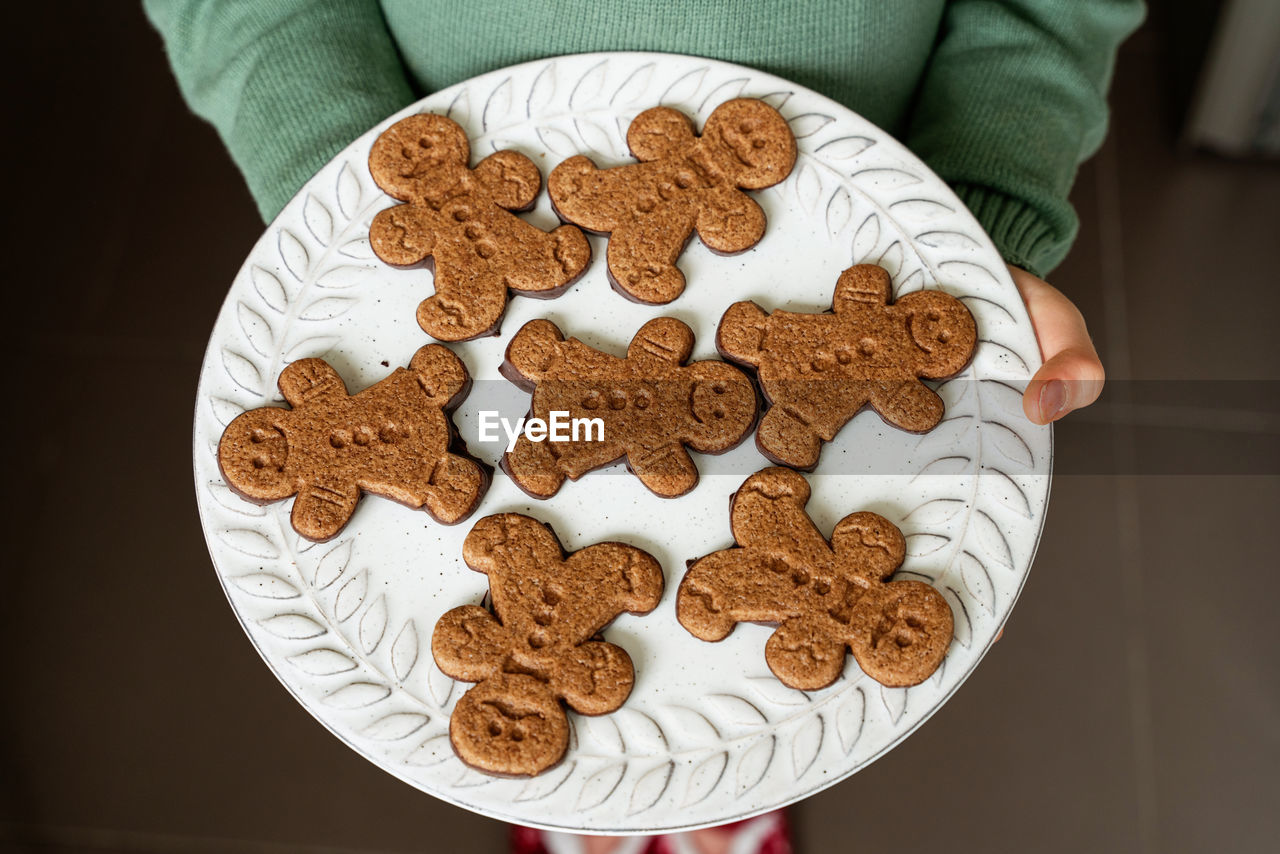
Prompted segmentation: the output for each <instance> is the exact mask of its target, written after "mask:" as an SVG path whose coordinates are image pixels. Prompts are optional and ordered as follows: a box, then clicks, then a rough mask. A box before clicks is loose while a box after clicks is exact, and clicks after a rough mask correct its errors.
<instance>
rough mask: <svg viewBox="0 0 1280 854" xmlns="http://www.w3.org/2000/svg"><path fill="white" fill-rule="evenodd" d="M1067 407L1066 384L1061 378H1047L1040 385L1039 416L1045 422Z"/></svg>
mask: <svg viewBox="0 0 1280 854" xmlns="http://www.w3.org/2000/svg"><path fill="white" fill-rule="evenodd" d="M1066 408H1067V384H1066V383H1065V382H1063V381H1062V380H1049V382H1047V383H1045V384H1044V385H1043V386H1041V387H1040V417H1041V418H1042V419H1044V422H1045V423H1046V424H1047V423H1049V422H1050V421H1052V420H1053V419H1055V418H1057V417H1058V416H1059V415H1061V414H1062V413H1063V412H1064V411H1065V410H1066Z"/></svg>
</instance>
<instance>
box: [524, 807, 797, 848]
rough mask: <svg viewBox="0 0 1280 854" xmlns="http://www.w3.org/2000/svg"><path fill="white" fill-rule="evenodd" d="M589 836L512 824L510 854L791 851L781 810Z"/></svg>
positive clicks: (787, 829) (784, 816)
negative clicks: (707, 823)
mask: <svg viewBox="0 0 1280 854" xmlns="http://www.w3.org/2000/svg"><path fill="white" fill-rule="evenodd" d="M608 838H609V839H610V841H612V842H613V844H612V845H611V846H610V845H609V844H608V843H606V842H605V841H604V838H596V839H591V838H590V837H585V836H579V835H577V834H573V833H560V832H556V831H550V830H535V829H533V828H531V827H521V826H519V825H512V826H511V854H606V852H607V854H792V847H791V828H790V826H789V824H788V822H787V815H786V812H785V811H784V810H775V811H774V812H770V813H765V814H764V815H760V816H756V817H755V818H749V819H746V820H745V821H735V822H733V823H731V824H722V825H720V826H719V827H712V828H707V829H705V830H699V831H691V832H687V833H669V834H665V835H663V836H617V837H608Z"/></svg>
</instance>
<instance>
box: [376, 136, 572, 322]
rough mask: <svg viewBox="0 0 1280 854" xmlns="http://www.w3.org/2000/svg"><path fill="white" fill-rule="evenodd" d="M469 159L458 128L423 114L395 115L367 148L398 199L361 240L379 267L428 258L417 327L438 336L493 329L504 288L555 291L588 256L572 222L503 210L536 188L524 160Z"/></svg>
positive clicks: (538, 180)
mask: <svg viewBox="0 0 1280 854" xmlns="http://www.w3.org/2000/svg"><path fill="white" fill-rule="evenodd" d="M470 159H471V146H470V144H469V143H468V141H467V136H466V134H465V133H464V132H463V130H462V128H461V127H459V126H458V124H457V123H456V122H454V121H453V120H451V119H447V118H445V117H444V116H435V115H429V114H423V115H416V116H409V117H408V118H407V119H402V120H400V121H398V122H396V123H395V124H394V125H392V126H391V127H390V128H388V129H387V130H386V131H384V132H383V133H382V135H381V136H379V137H378V139H377V141H376V142H374V144H373V149H372V150H371V151H370V152H369V171H370V173H372V175H373V180H374V181H376V182H377V184H378V186H379V187H381V188H382V189H383V190H385V191H386V192H387V193H388V194H390V195H391V196H393V197H395V198H397V199H399V200H400V201H402V202H405V204H403V205H396V206H395V207H391V208H388V209H386V210H384V211H382V212H381V213H379V214H378V215H377V216H376V217H374V219H373V224H372V225H371V226H370V228H369V243H370V245H371V246H372V247H373V251H374V252H375V253H377V255H378V257H379V258H381V259H382V260H383V261H386V262H387V263H388V264H394V265H397V266H407V265H411V264H417V263H420V262H422V261H424V260H427V259H428V258H429V259H430V260H431V261H432V263H433V264H434V267H435V288H436V292H435V295H433V296H431V297H428V298H427V299H425V300H423V301H422V303H421V304H420V305H419V306H418V324H419V325H420V326H421V327H422V328H423V329H424V330H426V332H427V333H428V334H429V335H431V336H433V337H435V338H438V339H440V340H441V341H465V340H467V339H470V338H475V337H477V336H480V335H484V334H486V333H490V332H494V331H496V330H497V327H498V322H499V320H500V319H501V318H502V312H503V310H504V309H505V308H506V305H507V291H508V290H512V291H515V292H516V293H518V294H522V295H524V296H533V297H539V298H542V299H548V298H550V297H555V296H559V295H560V294H561V293H563V292H564V290H565V289H566V288H567V287H568V286H569V285H571V284H572V283H573V282H574V280H576V279H577V278H578V277H579V276H580V275H582V272H583V271H584V270H586V268H587V262H588V261H590V260H591V247H590V246H589V245H588V244H587V239H586V237H584V236H583V234H582V232H581V231H579V230H578V229H576V228H574V227H572V226H561V227H559V228H557V229H555V230H554V231H552V232H550V233H547V232H545V231H542V230H541V229H539V228H535V227H534V226H532V225H530V224H529V223H527V222H525V221H524V220H522V219H520V217H518V216H516V215H515V214H513V213H511V211H521V210H528V209H529V208H531V207H533V201H534V199H535V198H536V197H537V195H538V190H539V189H541V187H542V176H541V175H540V174H539V173H538V167H537V166H534V165H533V161H532V160H530V159H529V158H528V157H525V156H524V155H523V154H520V153H518V152H515V151H498V152H495V153H493V154H491V155H489V156H488V157H486V158H485V159H484V160H481V161H480V163H479V164H478V165H477V166H476V168H475V169H470V168H468V163H469V162H470Z"/></svg>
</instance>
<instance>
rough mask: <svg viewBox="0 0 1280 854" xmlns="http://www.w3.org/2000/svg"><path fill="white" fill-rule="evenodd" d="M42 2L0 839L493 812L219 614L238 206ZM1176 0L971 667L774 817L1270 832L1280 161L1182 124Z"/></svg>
mask: <svg viewBox="0 0 1280 854" xmlns="http://www.w3.org/2000/svg"><path fill="white" fill-rule="evenodd" d="M47 5H48V9H49V11H48V12H43V13H34V14H35V17H34V18H31V19H29V20H27V21H21V20H10V21H9V22H8V24H7V25H6V29H5V33H4V36H3V38H4V43H5V49H4V55H5V57H6V60H7V61H6V64H7V65H10V68H9V69H8V73H7V74H6V79H7V80H8V81H10V82H9V88H10V93H9V98H8V99H7V102H8V103H7V107H8V110H7V112H8V115H7V117H6V122H5V126H6V137H7V142H8V145H7V146H6V147H7V148H8V156H7V158H6V160H7V164H6V168H5V169H4V171H3V174H4V179H5V180H4V184H5V186H6V189H7V191H8V193H9V200H10V201H9V205H8V208H9V212H10V213H9V216H8V217H7V220H8V221H7V224H6V228H5V235H6V238H5V244H6V245H5V250H6V251H5V257H6V259H7V263H6V274H5V288H4V295H5V297H6V302H7V305H8V311H7V314H6V320H7V324H6V325H7V328H8V333H7V334H6V335H4V336H3V345H2V346H3V350H4V355H5V364H6V366H7V371H6V373H7V376H8V378H9V381H8V384H9V385H10V387H13V386H15V385H16V405H15V406H14V407H13V408H12V410H11V413H10V417H9V419H8V425H7V433H8V435H9V437H10V439H12V440H14V441H13V444H12V445H10V451H9V452H8V453H7V454H6V459H7V460H8V465H9V466H16V468H17V472H18V478H17V480H16V482H14V481H11V482H10V485H9V487H8V490H7V492H8V494H9V496H10V498H9V502H8V505H9V506H8V512H6V513H5V514H4V518H5V519H6V524H7V525H9V526H11V529H10V533H9V535H8V536H7V537H6V543H5V546H6V548H5V551H6V552H7V554H6V556H5V557H4V558H3V562H2V563H3V570H2V572H0V578H2V579H3V587H2V588H0V661H2V662H3V677H2V679H0V685H3V689H2V690H3V696H4V702H3V706H2V708H3V711H2V712H0V714H3V718H0V799H2V800H0V848H7V849H8V850H14V851H34V852H49V854H53V852H73V851H111V852H125V851H129V852H134V851H165V852H169V851H172V852H206V851H207V852H223V851H227V852H271V854H274V853H275V852H294V851H297V852H335V851H344V852H345V851H351V852H357V851H358V852H384V851H421V850H455V849H461V848H462V847H463V845H464V842H463V840H467V842H466V847H467V848H468V849H469V850H477V851H501V850H503V845H504V843H503V838H504V833H505V831H504V828H503V827H502V826H501V825H499V824H497V823H496V822H492V821H489V820H486V819H483V818H480V817H478V816H475V815H472V814H471V813H468V812H465V811H462V810H460V809H457V808H454V807H451V806H447V805H445V804H444V803H442V802H440V801H437V800H435V799H433V798H431V797H429V796H427V795H424V794H421V793H419V792H417V791H416V790H414V789H412V788H410V787H409V786H407V785H405V784H403V783H401V782H399V781H397V780H395V779H393V778H392V777H391V776H389V775H387V774H385V773H384V772H382V771H380V770H378V769H377V768H376V767H374V766H373V765H372V764H370V763H369V762H367V761H365V760H364V759H362V758H360V757H359V756H357V755H356V754H355V753H354V752H352V751H351V750H350V749H348V748H347V747H345V746H344V745H342V744H341V743H339V741H338V740H337V739H335V738H333V737H332V736H331V735H330V734H329V733H327V732H326V731H325V730H324V729H323V728H322V727H321V726H320V725H319V724H317V723H316V722H315V721H314V720H313V719H312V718H311V717H310V715H308V714H307V713H306V712H305V711H304V710H303V709H302V708H301V707H300V706H299V705H298V704H297V703H296V702H295V701H294V700H293V699H292V698H291V697H290V696H289V694H288V693H287V692H286V691H284V690H282V689H281V686H280V685H279V684H278V683H277V681H276V679H275V677H274V676H272V675H271V673H270V672H269V671H268V669H267V668H266V667H265V666H263V663H262V661H261V660H260V659H259V658H258V656H257V653H256V652H255V651H254V650H253V648H252V646H251V645H250V644H248V643H246V642H245V638H244V635H243V633H242V631H241V629H240V627H239V626H238V624H237V622H236V620H235V619H234V617H233V615H232V614H231V612H230V610H229V609H228V607H227V603H226V600H225V597H224V596H223V593H222V591H221V589H220V587H219V585H218V581H217V579H216V577H215V574H214V572H213V569H212V566H211V565H210V561H209V557H208V554H207V552H206V550H205V545H204V542H203V539H202V537H201V533H200V527H199V524H198V520H197V516H196V508H195V501H194V494H193V486H192V481H191V457H190V447H191V438H190V437H191V413H192V407H193V403H194V399H195V388H196V378H197V373H198V369H199V366H200V363H201V359H202V357H203V352H204V345H205V341H206V339H207V336H208V334H209V331H210V329H211V327H212V324H213V320H214V317H215V315H216V313H217V311H218V308H219V306H220V304H221V302H222V299H223V297H224V295H225V293H226V289H227V287H228V286H229V284H230V282H231V280H232V278H233V277H234V275H235V273H236V271H237V269H238V268H239V266H240V263H241V261H242V260H243V258H244V256H245V255H246V254H247V252H248V250H249V248H250V247H251V246H252V245H253V243H254V241H255V240H256V239H257V237H258V235H259V234H260V232H261V230H262V223H261V222H260V221H259V220H258V217H257V214H256V212H255V209H254V207H253V205H252V203H251V201H250V198H249V196H248V193H247V192H246V190H245V189H244V187H243V184H242V182H241V180H240V177H239V175H238V173H237V172H236V171H235V169H234V167H233V166H232V165H231V163H230V161H229V160H228V158H227V156H226V155H225V153H224V152H223V150H222V147H221V145H220V143H219V142H218V140H217V138H216V136H215V134H214V133H213V131H212V130H211V129H210V128H209V127H208V126H206V125H204V124H203V123H201V122H200V121H199V120H197V119H195V118H194V117H192V116H191V115H190V114H189V113H188V112H187V109H186V107H185V106H184V105H183V103H182V101H181V100H180V98H179V96H178V93H177V88H176V85H175V84H174V82H173V79H172V76H171V75H170V72H169V70H168V67H167V64H166V62H165V59H164V55H163V52H162V48H161V44H160V40H159V38H158V37H157V36H156V35H155V33H153V32H152V31H151V29H150V28H149V26H148V25H147V23H146V21H145V20H144V18H143V16H142V14H141V12H140V10H139V9H138V8H136V6H135V4H133V3H96V2H93V3H91V2H74V3H68V4H47ZM1168 5H1169V4H1163V5H1160V4H1157V7H1156V9H1154V10H1153V14H1152V19H1151V20H1150V21H1149V22H1148V24H1147V25H1146V26H1144V28H1143V29H1142V30H1141V31H1140V32H1139V33H1138V34H1137V35H1136V36H1135V37H1134V38H1133V39H1132V40H1131V41H1130V42H1128V43H1127V44H1126V45H1125V47H1124V49H1123V51H1122V55H1121V58H1120V63H1119V68H1118V71H1117V74H1116V78H1115V85H1114V87H1113V91H1112V104H1113V111H1114V112H1113V129H1112V133H1111V135H1110V137H1109V139H1108V141H1107V143H1106V145H1105V147H1104V148H1103V150H1102V151H1101V153H1100V154H1099V155H1098V156H1097V157H1095V158H1094V159H1093V160H1092V161H1091V162H1090V163H1088V164H1087V165H1086V166H1085V167H1084V168H1083V170H1082V171H1081V173H1080V177H1079V181H1078V183H1077V186H1076V189H1075V191H1074V194H1073V199H1074V201H1075V204H1076V206H1077V209H1078V211H1079V213H1080V216H1081V219H1082V222H1083V226H1082V231H1081V235H1080V239H1079V242H1078V244H1077V245H1076V247H1075V249H1074V251H1073V253H1072V255H1071V257H1070V258H1069V259H1068V261H1067V262H1066V263H1065V264H1064V265H1063V266H1062V267H1061V268H1059V269H1058V270H1057V271H1056V272H1055V273H1054V275H1053V276H1052V279H1053V281H1054V282H1055V283H1056V284H1057V285H1058V286H1059V287H1061V288H1062V289H1063V290H1064V291H1066V292H1067V293H1068V294H1070V295H1071V296H1072V297H1073V298H1074V299H1075V300H1076V301H1077V302H1078V304H1079V305H1080V307H1081V309H1082V310H1083V311H1084V313H1085V315H1086V316H1087V317H1088V319H1089V321H1090V324H1091V328H1092V330H1093V333H1094V336H1095V340H1096V342H1097V344H1098V349H1099V351H1100V352H1101V354H1102V356H1103V361H1104V363H1105V364H1106V365H1107V366H1108V370H1109V374H1110V379H1111V384H1110V385H1109V387H1108V391H1107V393H1106V395H1105V396H1104V398H1103V401H1102V402H1101V403H1100V404H1099V405H1098V406H1096V407H1094V408H1093V409H1091V410H1089V411H1086V412H1082V413H1078V414H1076V415H1073V416H1072V417H1070V418H1068V419H1067V420H1066V422H1064V423H1062V424H1061V425H1060V426H1059V428H1058V430H1057V434H1056V441H1057V463H1056V478H1055V483H1054V485H1053V496H1052V512H1051V513H1050V514H1049V517H1048V523H1047V526H1046V529H1045V531H1044V538H1043V541H1042V543H1041V546H1040V551H1039V555H1038V557H1037V560H1036V565H1035V571H1034V572H1033V573H1032V574H1031V577H1030V581H1029V583H1028V585H1027V587H1026V589H1025V591H1024V593H1023V597H1022V600H1021V602H1020V603H1019V606H1018V608H1017V610H1016V612H1015V613H1014V615H1013V617H1012V618H1011V620H1010V622H1009V624H1008V627H1007V630H1006V632H1005V639H1004V640H1003V641H1002V642H1001V643H1000V644H998V645H997V646H996V647H995V649H994V650H993V651H992V652H991V654H990V655H989V656H988V657H987V659H986V660H985V661H984V663H983V666H982V667H981V668H979V670H978V671H977V672H976V673H975V674H974V675H973V677H972V678H971V679H970V680H969V681H968V683H967V684H966V685H965V687H964V690H962V691H960V692H959V693H958V694H957V695H956V696H955V697H954V699H952V700H951V701H950V702H949V703H948V704H947V705H946V706H945V707H944V708H943V709H942V710H941V711H940V712H939V713H938V714H937V715H936V716H935V717H934V718H933V719H932V720H931V721H930V722H929V723H928V725H926V726H924V727H923V728H922V729H921V730H920V731H919V732H918V733H916V734H915V735H913V736H912V737H911V738H910V739H908V740H907V741H906V742H904V743H903V744H902V745H901V746H900V747H898V748H897V749H895V750H894V751H893V752H892V753H891V754H890V755H889V756H887V757H886V758H884V759H882V760H881V761H879V762H877V763H875V764H874V765H872V766H871V767H869V768H868V769H866V770H864V771H863V772H861V773H859V774H857V775H855V776H854V777H853V778H851V779H849V780H847V781H845V782H843V783H841V784H839V785H837V786H835V787H833V788H831V789H828V790H827V791H825V792H823V793H822V794H820V795H817V796H815V797H813V798H811V799H809V800H808V801H806V802H804V803H802V804H801V805H799V806H798V807H796V808H795V809H794V811H793V817H794V819H795V822H796V826H797V827H796V832H797V837H798V843H799V850H800V851H805V852H818V851H831V850H853V849H854V848H857V849H860V850H886V851H887V850H895V851H902V850H929V849H936V850H949V851H979V850H984V851H985V850H1008V851H1046V852H1052V851H1063V852H1077V851H1086V850H1087V851H1106V852H1111V851H1115V852H1135V851H1136V852H1183V851H1186V852H1193V851H1195V852H1198V851H1211V850H1212V851H1232V852H1237V851H1263V850H1274V848H1272V847H1271V846H1273V845H1274V844H1275V840H1276V839H1277V838H1280V819H1278V818H1277V811H1276V810H1275V805H1276V803H1277V802H1278V801H1280V783H1278V772H1277V769H1278V768H1280V667H1278V666H1277V662H1276V654H1277V652H1280V619H1277V617H1276V612H1277V606H1278V604H1280V574H1277V572H1276V569H1277V566H1280V562H1278V561H1277V559H1276V554H1275V542H1276V541H1275V539H1273V538H1274V537H1275V536H1276V531H1275V526H1276V520H1277V518H1280V516H1278V514H1277V510H1278V509H1280V464H1278V463H1277V448H1278V447H1280V443H1278V442H1277V438H1278V435H1280V412H1278V410H1280V400H1278V399H1277V397H1278V396H1277V395H1276V390H1277V388H1280V386H1277V382H1280V359H1278V358H1277V355H1276V352H1277V351H1276V348H1277V338H1276V334H1275V330H1276V321H1277V315H1278V310H1280V297H1278V296H1277V294H1278V293H1280V289H1278V288H1277V284H1280V282H1278V278H1280V277H1278V276H1277V273H1276V265H1277V261H1278V260H1280V245H1278V244H1280V229H1278V227H1277V214H1278V212H1280V211H1278V208H1280V204H1278V203H1280V169H1278V168H1277V167H1276V165H1275V164H1268V163H1262V162H1233V161H1227V160H1222V159H1218V158H1215V157H1213V156H1209V155H1204V154H1198V153H1194V152H1189V151H1184V150H1180V148H1179V146H1178V145H1177V143H1176V139H1177V129H1178V127H1179V122H1180V120H1181V117H1182V113H1183V111H1184V110H1185V107H1186V103H1187V99H1188V97H1189V95H1190V91H1191V87H1192V85H1193V83H1194V81H1195V79H1196V69H1197V67H1198V62H1199V59H1200V57H1201V56H1202V55H1203V51H1204V46H1205V42H1206V39H1207V36H1208V32H1209V24H1210V23H1211V21H1212V12H1213V8H1214V6H1215V5H1216V4H1214V3H1200V4H1188V5H1187V6H1185V7H1184V6H1182V4H1178V8H1179V9H1180V10H1184V11H1182V12H1181V14H1180V16H1179V17H1174V16H1172V15H1169V14H1167V13H1166V12H1165V9H1166V8H1167V6H1168ZM32 14H33V13H28V15H29V16H30V15H32ZM1134 381H1137V382H1134Z"/></svg>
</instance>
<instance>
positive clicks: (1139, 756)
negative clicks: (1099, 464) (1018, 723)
mask: <svg viewBox="0 0 1280 854" xmlns="http://www.w3.org/2000/svg"><path fill="white" fill-rule="evenodd" d="M1118 160H1119V154H1118V152H1117V150H1116V142H1115V136H1114V134H1113V135H1112V137H1111V139H1110V140H1109V142H1108V144H1107V145H1104V146H1103V147H1102V149H1101V151H1099V152H1098V160H1097V164H1098V165H1097V172H1096V175H1097V190H1098V209H1097V214H1098V226H1099V238H1098V242H1099V263H1100V270H1099V272H1100V278H1101V279H1102V285H1103V306H1104V311H1105V314H1106V318H1107V359H1108V361H1109V362H1110V367H1109V369H1108V373H1110V374H1111V375H1112V376H1116V377H1119V378H1121V379H1122V381H1121V382H1119V383H1116V388H1115V393H1114V395H1113V400H1114V402H1115V405H1116V408H1117V409H1118V410H1119V411H1121V412H1125V411H1132V410H1133V394H1132V389H1131V388H1130V383H1129V382H1126V381H1127V380H1132V379H1133V359H1132V353H1131V351H1130V347H1129V317H1128V306H1127V304H1126V296H1125V291H1124V284H1125V281H1124V239H1123V236H1122V231H1121V228H1122V225H1123V223H1122V219H1121V216H1120V167H1119V162H1118ZM1111 434H1112V446H1113V451H1114V453H1115V460H1116V470H1117V471H1120V472H1131V471H1135V468H1134V466H1135V465H1136V460H1137V446H1136V439H1135V437H1134V431H1133V427H1132V425H1131V424H1126V423H1123V422H1122V423H1121V424H1119V425H1117V427H1116V429H1114V430H1112V431H1111ZM1115 485H1116V499H1115V501H1116V521H1117V545H1118V551H1119V554H1118V555H1116V557H1117V559H1118V560H1119V562H1120V566H1119V575H1120V583H1121V595H1122V602H1123V606H1124V619H1125V633H1124V638H1125V659H1126V665H1127V670H1128V674H1129V686H1128V687H1129V718H1130V721H1129V722H1130V727H1131V730H1132V733H1133V764H1134V788H1135V795H1136V797H1137V823H1138V837H1139V842H1140V845H1141V848H1140V850H1141V851H1143V852H1145V854H1154V852H1155V851H1156V850H1157V844H1158V842H1159V840H1158V829H1157V828H1158V825H1157V816H1158V813H1159V808H1158V800H1157V795H1156V785H1155V753H1154V748H1153V734H1152V719H1151V676H1150V659H1149V656H1148V652H1147V639H1146V621H1145V620H1144V619H1143V603H1144V601H1145V599H1146V597H1145V596H1144V595H1143V580H1142V576H1143V568H1142V535H1141V533H1140V530H1139V525H1140V524H1141V521H1142V520H1141V513H1140V509H1139V506H1138V505H1139V502H1138V483H1137V477H1136V476H1135V475H1131V474H1129V475H1126V474H1121V475H1117V476H1116V478H1115Z"/></svg>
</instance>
